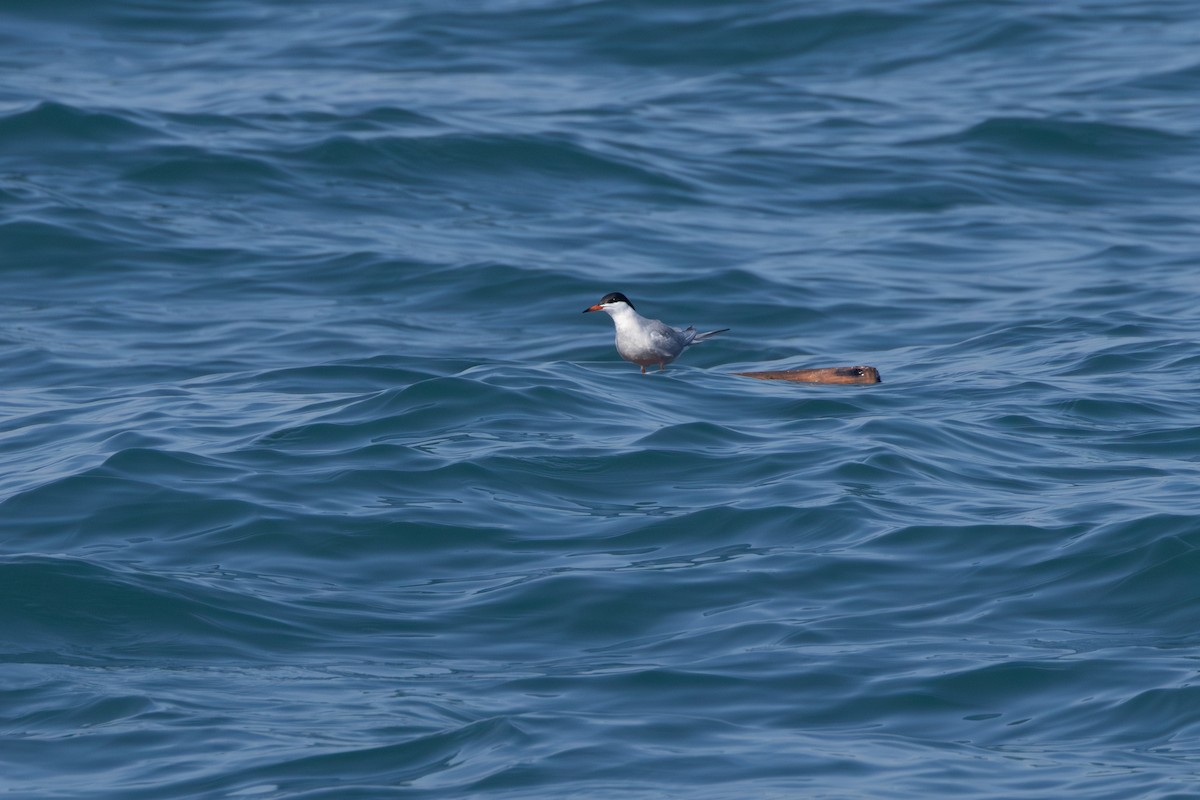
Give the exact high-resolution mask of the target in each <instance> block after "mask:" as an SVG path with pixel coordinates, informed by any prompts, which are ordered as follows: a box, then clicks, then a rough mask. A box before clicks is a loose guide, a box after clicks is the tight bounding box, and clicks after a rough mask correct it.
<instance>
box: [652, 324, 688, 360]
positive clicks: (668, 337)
mask: <svg viewBox="0 0 1200 800" xmlns="http://www.w3.org/2000/svg"><path fill="white" fill-rule="evenodd" d="M650 322H651V324H650V325H649V326H648V331H647V332H648V333H649V334H650V346H651V347H653V348H654V352H655V353H658V354H659V355H661V356H665V357H666V358H675V357H676V356H678V355H679V354H680V353H682V352H683V348H685V347H687V346H688V345H689V344H690V343H691V341H692V337H694V336H695V335H696V331H695V330H692V332H691V333H690V334H687V333H686V332H685V331H677V330H675V329H674V328H672V327H671V326H670V325H666V324H664V323H662V322H659V321H658V320H656V319H655V320H651V321H650Z"/></svg>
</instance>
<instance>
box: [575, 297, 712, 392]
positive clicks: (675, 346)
mask: <svg viewBox="0 0 1200 800" xmlns="http://www.w3.org/2000/svg"><path fill="white" fill-rule="evenodd" d="M589 311H604V312H607V313H608V315H609V316H610V317H612V321H613V325H615V326H616V328H617V352H618V353H619V354H620V355H621V358H623V359H625V360H626V361H632V362H633V363H634V364H637V365H638V366H640V367H641V368H642V374H643V375H645V374H646V367H648V366H650V365H651V364H658V368H659V369H660V370H664V369H666V368H667V364H670V363H671V362H672V361H674V360H675V359H677V358H679V354H680V353H682V352H683V351H684V350H685V349H686V348H688V347H690V346H691V345H693V344H695V343H696V342H703V341H704V340H705V339H707V338H709V337H711V336H716V335H717V334H718V333H724V332H725V331H727V330H729V328H721V329H720V330H716V331H708V332H707V333H697V332H696V329H695V328H693V327H691V326H688V327H687V328H684V329H683V330H679V329H678V328H672V327H671V326H670V325H665V324H663V323H662V322H659V321H658V320H656V319H646V318H645V317H643V316H642V315H641V314H639V313H637V311H636V310H634V308H633V303H631V302H629V298H628V297H626V296H625V295H623V294H621V293H620V292H610V293H608V294H606V295H604V297H602V298H600V302H599V303H596V305H594V306H590V307H589V308H585V309H584V310H583V313H585V314H586V313H587V312H589Z"/></svg>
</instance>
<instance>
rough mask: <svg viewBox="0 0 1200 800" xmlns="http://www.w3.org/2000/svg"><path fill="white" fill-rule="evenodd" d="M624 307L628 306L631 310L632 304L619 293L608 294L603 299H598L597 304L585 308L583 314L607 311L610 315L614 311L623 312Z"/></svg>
mask: <svg viewBox="0 0 1200 800" xmlns="http://www.w3.org/2000/svg"><path fill="white" fill-rule="evenodd" d="M626 306H628V307H629V308H630V309H631V310H632V309H633V303H631V302H629V298H628V297H626V296H625V295H623V294H621V293H620V292H609V293H608V294H606V295H604V297H601V298H600V302H599V303H596V305H594V306H590V307H588V308H585V309H584V310H583V313H585V314H586V313H587V312H589V311H607V312H608V313H610V314H611V313H612V312H614V311H621V310H624V308H625V307H626Z"/></svg>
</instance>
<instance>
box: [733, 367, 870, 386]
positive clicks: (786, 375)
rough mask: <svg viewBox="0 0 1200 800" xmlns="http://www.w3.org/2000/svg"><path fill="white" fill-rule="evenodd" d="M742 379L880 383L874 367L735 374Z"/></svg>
mask: <svg viewBox="0 0 1200 800" xmlns="http://www.w3.org/2000/svg"><path fill="white" fill-rule="evenodd" d="M733 374H734V375H741V376H742V377H744V378H758V379H759V380H760V381H795V382H797V383H882V379H881V378H880V377H879V370H877V369H875V368H874V367H823V368H822V369H785V370H775V371H768V372H735V373H733Z"/></svg>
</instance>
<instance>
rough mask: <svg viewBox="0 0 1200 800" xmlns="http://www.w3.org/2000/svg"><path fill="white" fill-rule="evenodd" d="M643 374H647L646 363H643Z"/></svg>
mask: <svg viewBox="0 0 1200 800" xmlns="http://www.w3.org/2000/svg"><path fill="white" fill-rule="evenodd" d="M642 374H643V375H645V374H646V365H645V364H642Z"/></svg>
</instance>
